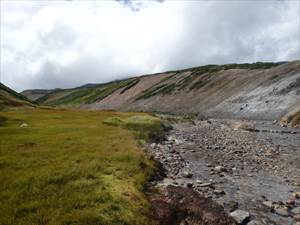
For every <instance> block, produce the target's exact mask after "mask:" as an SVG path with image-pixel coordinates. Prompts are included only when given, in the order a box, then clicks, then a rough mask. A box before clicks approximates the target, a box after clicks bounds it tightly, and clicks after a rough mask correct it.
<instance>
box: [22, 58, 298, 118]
mask: <svg viewBox="0 0 300 225" xmlns="http://www.w3.org/2000/svg"><path fill="white" fill-rule="evenodd" d="M22 94H24V95H25V96H27V97H28V98H30V99H32V100H36V101H37V102H39V103H40V104H43V105H50V106H64V107H67V106H72V107H74V106H76V107H83V108H90V109H115V110H123V111H159V112H169V113H200V114H202V115H205V116H213V117H229V118H231V117H232V118H254V119H255V118H259V119H277V118H280V117H281V116H283V115H285V114H286V113H288V112H289V111H290V110H291V109H293V108H295V107H296V106H297V105H298V104H299V103H300V99H299V97H300V61H299V60H298V61H292V62H277V63H273V62H257V63H242V64H225V65H206V66H200V67H194V68H190V69H183V70H176V71H168V72H163V73H156V74H147V75H143V76H139V77H133V78H128V79H123V80H118V81H112V82H109V83H105V84H86V85H83V86H80V87H77V88H71V89H55V90H42V91H41V90H38V91H37V90H27V91H24V92H22Z"/></svg>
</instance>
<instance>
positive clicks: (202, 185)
mask: <svg viewBox="0 0 300 225" xmlns="http://www.w3.org/2000/svg"><path fill="white" fill-rule="evenodd" d="M209 186H212V183H209V182H208V183H202V184H199V185H198V187H209Z"/></svg>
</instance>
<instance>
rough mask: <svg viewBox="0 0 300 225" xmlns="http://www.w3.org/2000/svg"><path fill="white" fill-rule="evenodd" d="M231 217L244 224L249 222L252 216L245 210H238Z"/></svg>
mask: <svg viewBox="0 0 300 225" xmlns="http://www.w3.org/2000/svg"><path fill="white" fill-rule="evenodd" d="M230 216H231V217H232V218H233V219H234V220H235V221H236V222H237V223H238V224H242V223H244V222H246V221H247V220H249V218H250V214H249V213H248V212H246V211H244V210H240V209H237V210H235V211H233V212H232V213H230Z"/></svg>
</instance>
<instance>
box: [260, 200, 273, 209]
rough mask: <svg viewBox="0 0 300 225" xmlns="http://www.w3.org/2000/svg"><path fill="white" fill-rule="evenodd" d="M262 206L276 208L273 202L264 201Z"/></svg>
mask: <svg viewBox="0 0 300 225" xmlns="http://www.w3.org/2000/svg"><path fill="white" fill-rule="evenodd" d="M262 204H263V205H264V206H267V207H268V208H273V207H274V206H273V202H271V201H264V202H263V203H262Z"/></svg>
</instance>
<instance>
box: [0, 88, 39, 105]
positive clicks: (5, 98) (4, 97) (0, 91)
mask: <svg viewBox="0 0 300 225" xmlns="http://www.w3.org/2000/svg"><path fill="white" fill-rule="evenodd" d="M34 105H35V103H34V102H33V101H31V100H29V99H28V98H26V97H25V96H23V95H21V94H19V93H17V92H15V91H14V90H12V89H10V88H9V87H7V86H5V85H4V84H2V83H0V110H3V109H7V108H12V107H33V106H34Z"/></svg>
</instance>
